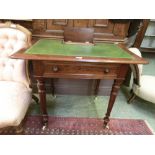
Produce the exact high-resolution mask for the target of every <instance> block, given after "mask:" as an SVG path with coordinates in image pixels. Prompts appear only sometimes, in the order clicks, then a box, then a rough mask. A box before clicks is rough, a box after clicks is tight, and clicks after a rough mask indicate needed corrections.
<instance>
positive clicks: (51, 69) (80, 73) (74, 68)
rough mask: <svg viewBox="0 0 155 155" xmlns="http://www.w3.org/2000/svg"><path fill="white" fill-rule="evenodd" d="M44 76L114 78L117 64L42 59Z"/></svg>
mask: <svg viewBox="0 0 155 155" xmlns="http://www.w3.org/2000/svg"><path fill="white" fill-rule="evenodd" d="M42 64H43V66H44V72H43V75H44V76H45V77H53V78H81V79H89V78H90V79H106V78H108V79H109V78H111V79H113V78H116V77H117V74H118V70H119V65H118V64H90V63H53V62H48V61H44V62H43V63H42Z"/></svg>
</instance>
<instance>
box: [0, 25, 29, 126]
mask: <svg viewBox="0 0 155 155" xmlns="http://www.w3.org/2000/svg"><path fill="white" fill-rule="evenodd" d="M30 45H31V33H30V32H29V31H28V30H27V29H25V28H24V27H22V26H20V25H15V24H12V23H10V22H7V23H1V24H0V128H2V129H3V128H5V127H12V126H13V127H14V126H16V127H17V128H16V129H18V127H19V126H20V124H21V122H22V120H23V119H24V116H25V114H26V112H27V109H28V107H29V104H30V103H31V98H32V90H31V88H30V86H29V85H30V82H29V77H28V74H27V63H26V61H25V60H21V59H11V58H10V55H12V54H13V53H15V52H17V51H19V50H20V49H23V48H28V47H29V46H30Z"/></svg>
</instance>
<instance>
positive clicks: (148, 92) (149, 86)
mask: <svg viewBox="0 0 155 155" xmlns="http://www.w3.org/2000/svg"><path fill="white" fill-rule="evenodd" d="M129 50H130V51H131V52H133V53H134V54H137V55H138V56H140V57H141V56H142V55H141V52H140V51H139V50H138V49H137V48H130V49H129ZM131 69H132V73H133V85H132V89H131V96H130V98H129V100H128V103H131V102H132V101H133V99H134V98H135V97H136V96H138V97H140V98H142V99H144V100H146V101H149V102H152V103H155V76H151V75H144V74H143V65H131Z"/></svg>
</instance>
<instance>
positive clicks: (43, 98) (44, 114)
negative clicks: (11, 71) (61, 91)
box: [37, 79, 48, 126]
mask: <svg viewBox="0 0 155 155" xmlns="http://www.w3.org/2000/svg"><path fill="white" fill-rule="evenodd" d="M37 86H38V93H39V98H40V108H41V113H42V121H43V126H46V125H47V123H48V114H47V109H46V90H45V80H44V79H37Z"/></svg>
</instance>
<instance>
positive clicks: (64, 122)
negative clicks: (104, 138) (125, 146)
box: [0, 116, 153, 135]
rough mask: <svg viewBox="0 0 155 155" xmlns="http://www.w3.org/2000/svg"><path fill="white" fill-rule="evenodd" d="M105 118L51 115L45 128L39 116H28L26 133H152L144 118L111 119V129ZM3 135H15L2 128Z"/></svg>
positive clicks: (0, 132)
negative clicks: (104, 127) (104, 124)
mask: <svg viewBox="0 0 155 155" xmlns="http://www.w3.org/2000/svg"><path fill="white" fill-rule="evenodd" d="M102 125H103V120H102V119H96V118H73V117H70V118H67V117H49V123H48V127H47V128H45V129H44V130H43V129H42V125H41V118H40V117H39V116H28V117H27V119H26V120H25V123H24V132H23V134H24V135H152V134H153V133H152V132H151V130H150V129H149V127H148V126H147V124H146V123H145V121H143V120H134V119H111V120H110V123H109V129H103V127H102ZM0 134H1V135H4V134H5V135H14V134H15V133H14V131H13V130H12V129H9V130H4V131H3V132H2V131H1V130H0Z"/></svg>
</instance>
